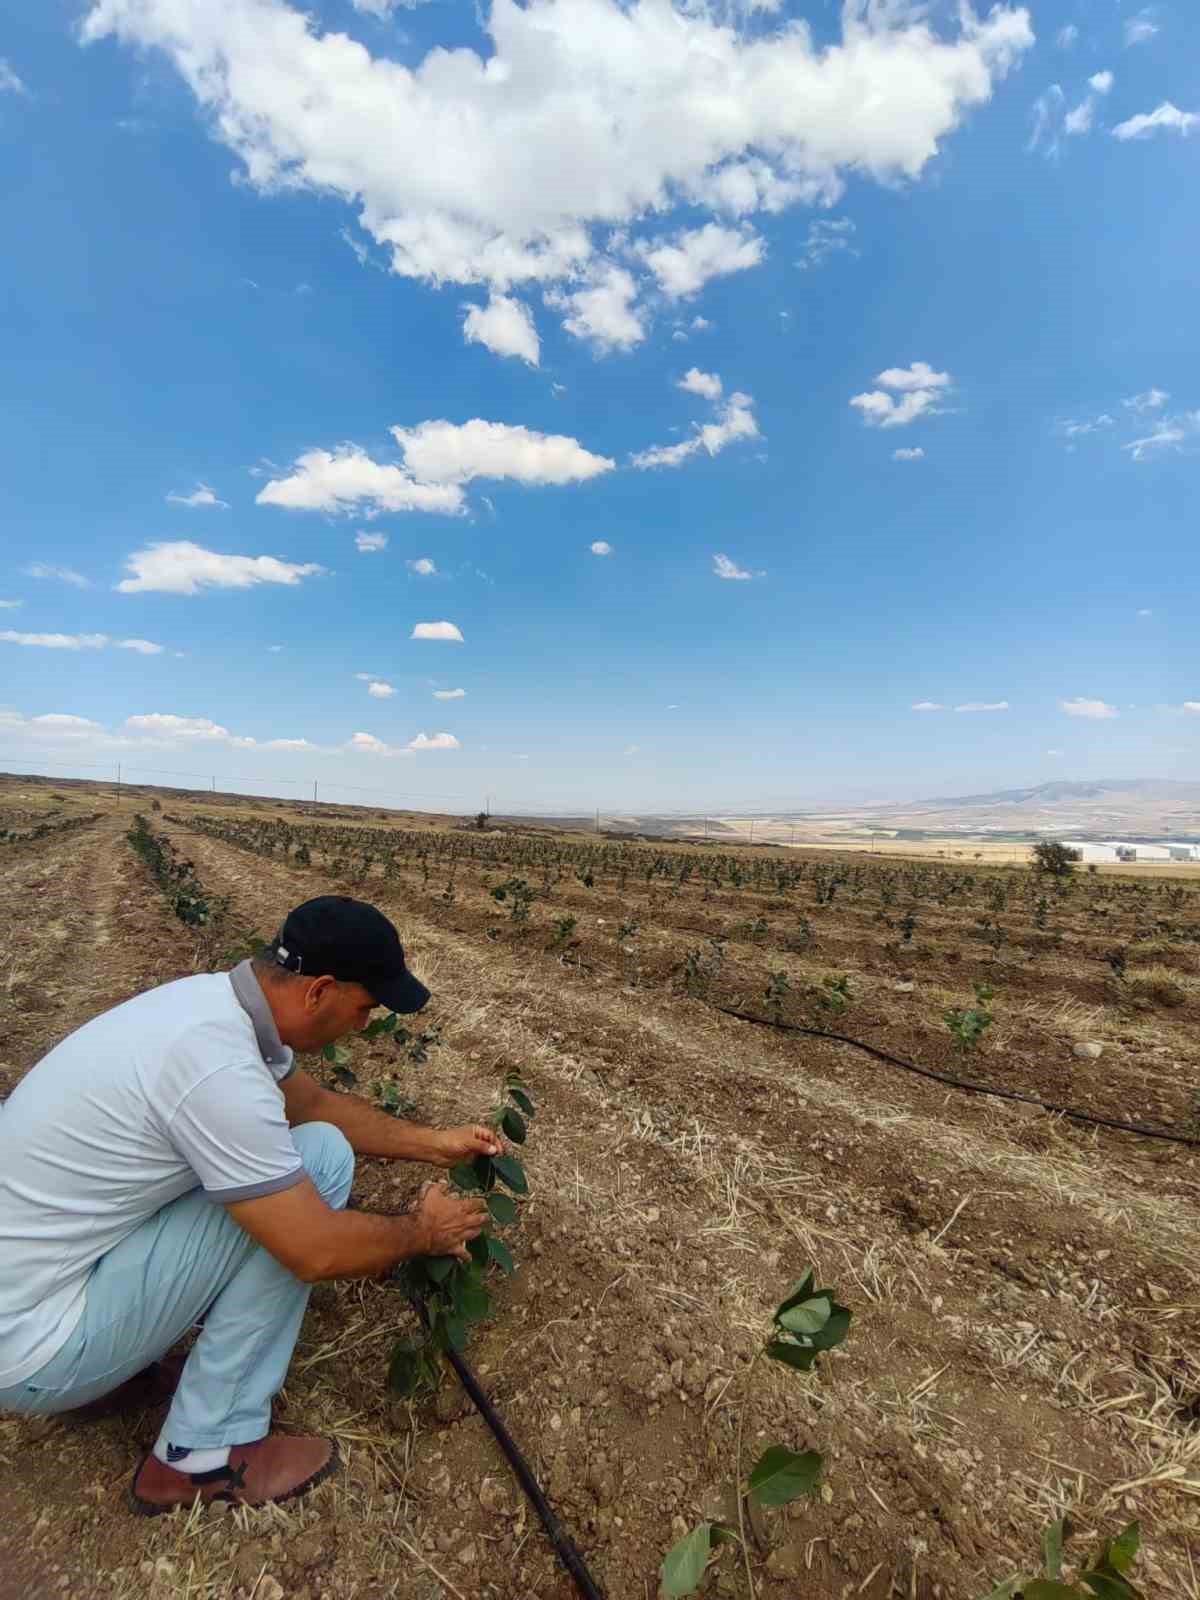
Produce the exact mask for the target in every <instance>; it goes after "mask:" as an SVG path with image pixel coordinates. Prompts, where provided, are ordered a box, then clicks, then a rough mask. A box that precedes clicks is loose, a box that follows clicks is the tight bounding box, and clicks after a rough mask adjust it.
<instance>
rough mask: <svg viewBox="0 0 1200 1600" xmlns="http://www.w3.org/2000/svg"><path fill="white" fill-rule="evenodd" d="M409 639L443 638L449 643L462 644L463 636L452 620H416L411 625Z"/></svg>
mask: <svg viewBox="0 0 1200 1600" xmlns="http://www.w3.org/2000/svg"><path fill="white" fill-rule="evenodd" d="M409 638H410V639H445V640H447V641H449V642H451V643H453V642H457V643H459V644H462V642H463V636H462V633H461V631H460V630H459V628H458V627H457V626H456V625H455V624H454V623H453V622H418V623H416V624H415V626H414V627H413V631H412V633H411V634H410V635H409Z"/></svg>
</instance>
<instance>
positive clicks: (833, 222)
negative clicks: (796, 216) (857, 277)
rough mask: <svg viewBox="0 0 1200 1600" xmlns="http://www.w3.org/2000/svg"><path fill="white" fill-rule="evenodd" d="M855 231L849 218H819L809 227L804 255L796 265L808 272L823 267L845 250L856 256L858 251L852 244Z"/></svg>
mask: <svg viewBox="0 0 1200 1600" xmlns="http://www.w3.org/2000/svg"><path fill="white" fill-rule="evenodd" d="M854 231H855V229H854V224H853V222H851V220H850V218H849V217H828V218H826V217H818V218H817V220H816V221H815V222H810V223H809V225H808V237H807V238H806V239H805V241H804V254H803V255H802V256H801V257H800V259H799V260H798V261H797V262H796V265H797V266H798V267H800V268H801V269H802V270H803V271H805V272H808V271H809V270H810V269H811V268H813V267H819V266H822V265H823V264H824V263H825V262H826V261H828V260H829V258H830V256H834V255H837V254H839V252H841V251H843V250H845V251H848V252H849V253H850V254H851V255H852V256H856V255H857V254H858V251H857V250H856V249H855V248H854V246H853V244H852V243H851V235H852V234H853V233H854Z"/></svg>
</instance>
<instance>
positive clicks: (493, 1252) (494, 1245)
mask: <svg viewBox="0 0 1200 1600" xmlns="http://www.w3.org/2000/svg"><path fill="white" fill-rule="evenodd" d="M484 1237H485V1235H483V1234H481V1235H480V1238H484ZM486 1238H487V1248H488V1254H489V1255H490V1256H491V1258H492V1260H493V1261H494V1262H495V1263H496V1265H497V1266H498V1267H499V1268H500V1271H501V1272H503V1273H504V1274H505V1275H506V1276H507V1275H508V1274H510V1273H512V1272H515V1271H516V1263H515V1262H514V1260H513V1258H512V1251H511V1250H510V1249H509V1248H508V1246H507V1245H506V1244H504V1243H503V1241H502V1240H500V1239H493V1238H492V1236H491V1235H490V1234H488V1235H486Z"/></svg>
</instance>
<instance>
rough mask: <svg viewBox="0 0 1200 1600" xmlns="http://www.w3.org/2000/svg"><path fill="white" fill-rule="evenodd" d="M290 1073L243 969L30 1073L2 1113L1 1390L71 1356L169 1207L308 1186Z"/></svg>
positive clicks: (154, 993) (175, 991) (106, 1019)
mask: <svg viewBox="0 0 1200 1600" xmlns="http://www.w3.org/2000/svg"><path fill="white" fill-rule="evenodd" d="M292 1067H293V1062H292V1052H291V1051H290V1050H289V1049H288V1048H287V1047H286V1046H285V1045H284V1044H282V1043H281V1041H280V1038H279V1034H278V1032H277V1030H276V1028H275V1023H274V1021H273V1019H272V1016H271V1011H270V1008H269V1006H268V1005H267V1002H266V1000H265V998H264V996H263V992H262V989H261V988H260V986H259V983H258V980H257V978H256V977H255V976H254V972H253V969H252V968H251V965H250V963H249V962H248V961H243V962H242V963H241V965H240V966H238V967H235V968H234V970H233V971H232V972H220V973H213V974H209V975H205V976H202V977H195V978H181V979H179V980H178V982H176V983H167V984H164V985H163V986H162V987H161V988H158V989H151V990H148V991H147V992H146V993H145V994H140V995H137V996H136V997H135V998H134V999H132V1000H127V1001H126V1002H125V1003H124V1005H119V1006H116V1007H114V1009H113V1010H111V1011H106V1012H104V1013H103V1015H101V1016H99V1017H96V1018H94V1019H93V1020H92V1021H91V1022H88V1023H85V1024H84V1026H83V1027H82V1028H79V1029H78V1030H77V1031H76V1032H75V1033H72V1034H69V1035H68V1036H67V1038H65V1039H64V1040H63V1041H62V1043H61V1044H59V1045H56V1046H55V1048H54V1049H53V1050H51V1051H50V1053H49V1055H46V1056H43V1058H42V1059H41V1061H39V1062H38V1063H37V1065H36V1066H35V1067H33V1068H32V1069H31V1070H30V1071H29V1072H28V1073H26V1075H25V1077H24V1078H23V1079H22V1080H21V1082H20V1083H19V1084H18V1085H17V1087H16V1088H15V1089H14V1090H13V1092H12V1094H11V1095H10V1096H9V1098H8V1100H7V1101H5V1102H4V1103H3V1104H2V1105H0V1389H2V1388H8V1387H10V1386H11V1385H12V1384H14V1383H20V1382H21V1381H22V1380H23V1379H25V1378H28V1377H32V1376H33V1374H34V1373H36V1372H38V1371H39V1370H40V1369H41V1368H42V1367H43V1366H45V1364H46V1362H47V1361H49V1360H50V1358H51V1356H53V1355H55V1354H56V1353H57V1352H58V1351H59V1350H60V1349H61V1348H62V1346H63V1345H64V1344H65V1343H66V1341H67V1339H68V1338H69V1337H70V1334H71V1332H72V1331H73V1329H74V1327H75V1325H76V1323H77V1322H78V1321H79V1318H80V1317H81V1316H82V1314H83V1306H84V1297H85V1294H86V1290H87V1281H88V1276H89V1274H90V1273H91V1270H92V1268H93V1267H94V1266H95V1264H96V1262H97V1261H98V1260H99V1259H100V1257H101V1256H102V1255H104V1254H105V1252H106V1251H109V1250H111V1249H112V1248H113V1246H114V1245H117V1244H119V1243H120V1242H121V1240H122V1239H124V1238H125V1236H126V1235H127V1234H129V1233H132V1232H133V1230H134V1229H135V1228H136V1227H138V1226H139V1225H140V1224H141V1223H143V1222H145V1221H146V1219H147V1218H148V1217H151V1216H153V1215H154V1213H155V1212H156V1211H158V1210H160V1209H161V1208H162V1207H163V1206H165V1205H169V1204H170V1203H171V1201H172V1200H177V1199H178V1198H179V1196H180V1195H183V1194H187V1192H188V1191H189V1190H191V1189H195V1188H197V1187H199V1186H203V1188H204V1190H205V1192H206V1193H207V1194H208V1196H209V1198H210V1199H211V1200H213V1201H215V1202H217V1203H219V1204H228V1203H229V1202H230V1201H234V1200H252V1199H254V1198H255V1197H257V1196H259V1195H265V1194H274V1193H276V1191H278V1190H280V1189H287V1188H290V1187H291V1186H292V1185H293V1184H296V1183H299V1182H301V1180H302V1179H303V1177H304V1171H303V1167H302V1164H301V1160H300V1154H299V1152H298V1151H297V1149H296V1146H295V1144H294V1142H293V1140H292V1135H291V1130H290V1128H289V1127H288V1122H287V1117H286V1115H285V1113H284V1103H283V1094H282V1092H281V1090H280V1088H279V1084H280V1083H282V1081H283V1080H284V1078H286V1077H287V1075H288V1074H289V1073H290V1072H291V1071H292Z"/></svg>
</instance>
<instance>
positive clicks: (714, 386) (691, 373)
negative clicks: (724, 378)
mask: <svg viewBox="0 0 1200 1600" xmlns="http://www.w3.org/2000/svg"><path fill="white" fill-rule="evenodd" d="M675 387H676V388H677V389H685V390H686V391H687V392H688V394H698V395H700V396H702V398H703V399H705V400H712V401H717V400H719V399H720V398H721V380H720V378H718V377H717V375H716V373H715V372H701V371H700V368H699V367H689V368H688V370H687V371H686V372H685V373H684V375H683V377H682V378H680V380H679V382H678V383H677V384H676V385H675Z"/></svg>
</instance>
